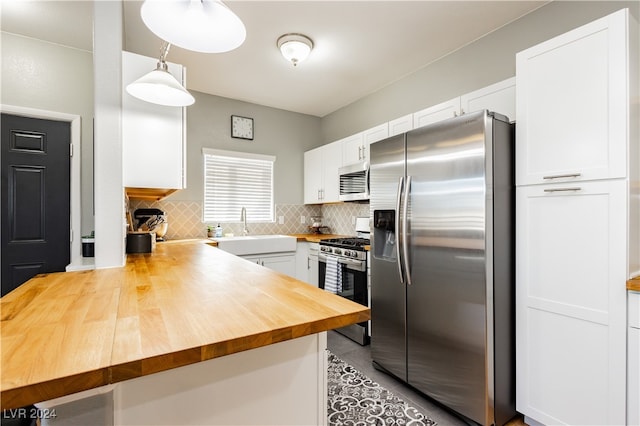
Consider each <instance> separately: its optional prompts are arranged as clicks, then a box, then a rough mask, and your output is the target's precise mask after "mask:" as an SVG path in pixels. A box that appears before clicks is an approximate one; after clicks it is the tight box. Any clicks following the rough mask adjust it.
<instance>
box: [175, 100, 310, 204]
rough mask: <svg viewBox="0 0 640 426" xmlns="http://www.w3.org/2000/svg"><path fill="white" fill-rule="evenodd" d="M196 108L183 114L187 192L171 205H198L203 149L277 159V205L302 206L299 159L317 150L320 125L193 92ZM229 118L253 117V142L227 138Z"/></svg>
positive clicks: (302, 117) (305, 117)
mask: <svg viewBox="0 0 640 426" xmlns="http://www.w3.org/2000/svg"><path fill="white" fill-rule="evenodd" d="M191 93H192V94H193V95H194V97H195V98H196V102H195V104H193V105H192V106H190V107H188V108H187V141H188V144H187V189H184V190H182V191H178V192H176V193H174V194H173V195H172V196H171V197H169V199H170V200H172V201H177V200H180V201H186V200H190V201H202V198H203V163H202V161H203V159H202V148H203V147H207V148H216V149H224V150H230V151H241V152H253V153H259V154H268V155H275V156H276V163H275V167H274V180H275V202H276V204H302V203H303V154H304V152H305V151H308V150H309V149H311V148H313V147H315V146H317V145H319V144H320V119H319V118H318V117H314V116H310V115H305V114H298V113H293V112H289V111H284V110H280V109H275V108H269V107H264V106H260V105H255V104H250V103H247V102H242V101H237V100H233V99H228V98H223V97H219V96H212V95H207V94H204V93H200V92H196V91H191ZM231 115H241V116H243V117H251V118H253V121H254V139H253V140H252V141H249V140H243V139H233V138H232V137H231Z"/></svg>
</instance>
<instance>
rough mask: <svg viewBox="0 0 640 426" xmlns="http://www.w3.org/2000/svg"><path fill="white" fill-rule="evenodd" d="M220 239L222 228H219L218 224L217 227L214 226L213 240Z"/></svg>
mask: <svg viewBox="0 0 640 426" xmlns="http://www.w3.org/2000/svg"><path fill="white" fill-rule="evenodd" d="M220 237H222V227H221V226H220V224H218V226H216V233H215V238H220Z"/></svg>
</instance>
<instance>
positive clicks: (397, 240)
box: [395, 176, 405, 284]
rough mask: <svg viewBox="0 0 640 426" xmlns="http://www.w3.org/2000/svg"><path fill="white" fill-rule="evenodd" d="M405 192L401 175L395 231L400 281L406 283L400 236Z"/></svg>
mask: <svg viewBox="0 0 640 426" xmlns="http://www.w3.org/2000/svg"><path fill="white" fill-rule="evenodd" d="M403 192H404V176H400V179H399V180H398V194H397V197H396V218H395V223H396V226H395V228H396V229H395V233H396V262H397V265H398V274H399V275H400V283H401V284H404V283H405V282H404V273H403V272H402V261H401V252H400V245H401V244H402V241H401V239H400V236H401V235H402V234H401V233H400V206H401V205H402V193H403Z"/></svg>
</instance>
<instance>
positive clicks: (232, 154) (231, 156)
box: [202, 147, 276, 223]
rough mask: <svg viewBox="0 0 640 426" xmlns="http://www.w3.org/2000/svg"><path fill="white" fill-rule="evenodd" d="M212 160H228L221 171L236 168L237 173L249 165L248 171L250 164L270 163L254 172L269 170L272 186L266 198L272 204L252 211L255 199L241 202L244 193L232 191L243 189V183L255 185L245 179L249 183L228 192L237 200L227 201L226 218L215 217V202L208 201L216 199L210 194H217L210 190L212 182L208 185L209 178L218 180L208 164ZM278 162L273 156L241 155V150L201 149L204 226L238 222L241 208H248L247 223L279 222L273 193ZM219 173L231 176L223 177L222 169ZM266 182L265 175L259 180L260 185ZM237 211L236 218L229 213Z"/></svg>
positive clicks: (254, 169) (255, 169)
mask: <svg viewBox="0 0 640 426" xmlns="http://www.w3.org/2000/svg"><path fill="white" fill-rule="evenodd" d="M212 157H220V158H223V159H226V160H224V161H225V162H228V163H229V164H228V165H226V166H220V169H224V168H225V167H226V168H228V167H231V166H233V167H234V170H238V167H242V166H246V167H245V168H246V169H247V170H249V169H250V167H249V164H251V163H254V164H255V162H263V163H270V164H264V165H263V166H264V167H256V168H253V169H251V170H252V171H253V172H254V173H264V170H265V169H270V180H269V184H268V185H266V186H268V187H269V191H268V193H267V192H265V196H268V198H269V202H268V203H269V205H268V206H267V204H266V203H263V204H262V205H261V206H259V208H257V209H256V208H254V209H252V208H251V205H252V204H253V205H254V206H255V204H256V201H255V200H249V199H247V200H246V202H245V201H243V200H242V198H239V200H240V201H238V197H237V195H238V194H242V191H240V190H239V189H238V188H233V186H242V185H243V184H255V183H256V182H255V181H254V182H251V181H250V180H246V181H245V180H243V181H242V182H239V183H234V184H231V185H230V186H229V187H228V189H229V190H230V191H231V192H230V193H234V194H235V195H236V200H233V201H231V200H229V199H227V200H226V202H227V207H225V209H226V210H227V214H226V215H225V216H219V217H215V216H214V214H215V210H214V207H213V204H214V199H211V200H209V198H211V197H215V196H213V195H211V193H212V192H215V191H214V190H213V189H211V188H209V186H210V185H211V183H208V179H215V174H216V171H215V170H210V164H209V161H211V158H212ZM247 160H248V161H247ZM275 162H276V157H275V156H274V155H266V154H256V153H250V152H241V151H229V150H222V149H213V148H205V147H203V148H202V171H203V191H202V196H203V200H202V222H203V223H239V222H240V210H241V208H242V207H246V209H247V222H251V223H275V222H276V217H275V216H276V212H275V191H274V181H275V177H274V174H275ZM233 163H235V164H233ZM218 173H222V174H223V175H225V176H228V174H224V172H223V171H221V170H218ZM263 181H264V176H263V177H262V179H260V182H263ZM208 194H209V196H208ZM216 199H220V198H218V197H216ZM208 200H209V201H208ZM236 208H237V215H236V214H235V213H233V215H231V213H229V212H230V211H232V210H234V209H236ZM256 211H258V212H263V213H264V212H268V216H270V217H268V218H267V217H266V216H267V215H265V214H262V215H260V217H257V218H256Z"/></svg>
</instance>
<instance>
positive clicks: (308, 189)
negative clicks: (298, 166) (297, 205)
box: [304, 147, 323, 204]
mask: <svg viewBox="0 0 640 426" xmlns="http://www.w3.org/2000/svg"><path fill="white" fill-rule="evenodd" d="M322 186H323V183H322V147H319V148H315V149H312V150H310V151H307V152H305V153H304V203H305V204H315V203H321V202H322Z"/></svg>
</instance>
